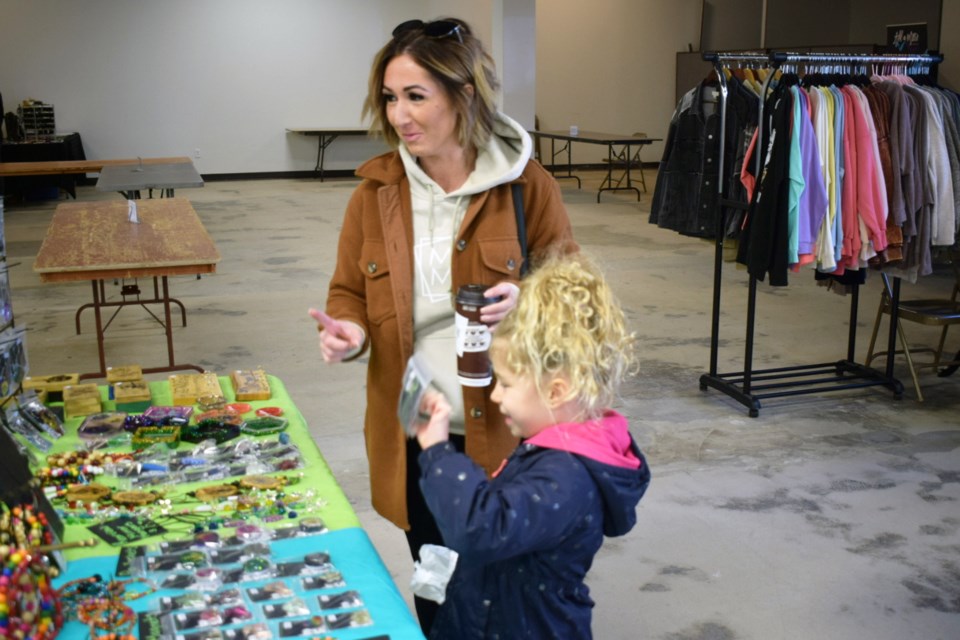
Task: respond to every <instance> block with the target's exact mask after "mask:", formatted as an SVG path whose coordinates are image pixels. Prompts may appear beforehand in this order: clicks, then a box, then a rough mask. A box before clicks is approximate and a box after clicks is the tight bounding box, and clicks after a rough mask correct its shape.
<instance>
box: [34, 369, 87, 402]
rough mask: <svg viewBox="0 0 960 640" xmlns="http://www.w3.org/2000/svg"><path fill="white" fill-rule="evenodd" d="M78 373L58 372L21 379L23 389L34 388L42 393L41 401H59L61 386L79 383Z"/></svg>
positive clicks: (61, 397)
mask: <svg viewBox="0 0 960 640" xmlns="http://www.w3.org/2000/svg"><path fill="white" fill-rule="evenodd" d="M79 383H80V374H79V373H58V374H54V375H50V376H27V377H26V378H24V379H23V389H24V391H26V390H28V389H35V390H36V391H37V394H38V395H42V396H43V397H42V401H43V402H61V401H62V400H63V388H64V387H65V386H67V385H72V384H79Z"/></svg>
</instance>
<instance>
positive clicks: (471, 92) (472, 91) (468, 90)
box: [463, 83, 477, 100]
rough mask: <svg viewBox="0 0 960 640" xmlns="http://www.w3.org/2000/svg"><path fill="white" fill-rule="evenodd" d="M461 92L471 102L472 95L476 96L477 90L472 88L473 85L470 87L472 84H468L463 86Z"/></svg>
mask: <svg viewBox="0 0 960 640" xmlns="http://www.w3.org/2000/svg"><path fill="white" fill-rule="evenodd" d="M463 92H464V93H465V94H467V96H468V97H469V98H470V99H471V100H472V99H473V96H474V94H476V92H477V90H476V89H474V88H473V85H472V84H469V83H468V84H465V85H463Z"/></svg>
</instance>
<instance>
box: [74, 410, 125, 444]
mask: <svg viewBox="0 0 960 640" xmlns="http://www.w3.org/2000/svg"><path fill="white" fill-rule="evenodd" d="M126 419H127V413H126V412H124V411H105V412H102V413H94V414H91V415H89V416H87V417H86V418H84V419H83V422H82V423H81V424H80V427H79V428H78V429H77V435H78V436H80V439H81V440H87V441H90V440H109V439H110V438H113V437H115V436H117V435H120V434H121V433H123V425H124V422H125V421H126Z"/></svg>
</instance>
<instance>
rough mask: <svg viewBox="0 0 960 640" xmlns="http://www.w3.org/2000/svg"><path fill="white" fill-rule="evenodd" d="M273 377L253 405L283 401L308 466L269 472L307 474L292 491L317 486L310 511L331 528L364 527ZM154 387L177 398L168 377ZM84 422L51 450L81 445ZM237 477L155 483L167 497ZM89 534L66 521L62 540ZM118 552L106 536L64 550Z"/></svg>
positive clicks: (157, 398)
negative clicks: (268, 396)
mask: <svg viewBox="0 0 960 640" xmlns="http://www.w3.org/2000/svg"><path fill="white" fill-rule="evenodd" d="M268 381H269V383H270V390H271V393H272V398H271V399H270V400H260V401H251V402H250V403H249V404H250V405H252V407H253V408H254V410H255V409H257V408H259V407H266V406H278V407H281V408H282V409H283V411H284V415H283V417H285V418H287V419H288V420H289V426H288V427H287V429H286V431H285V433H287V434H289V436H290V439H291V442H292V443H294V444H296V445H297V447H298V448H299V450H300V455H301V457H302V459H303V466H302V467H301V468H299V469H297V470H294V471H285V472H281V473H276V474H270V475H284V476H287V477H291V476H293V477H295V476H299V475H300V474H302V479H300V481H299V483H297V484H295V485H292V486H290V487H289V488H288V491H290V492H297V493H303V492H304V491H306V490H307V489H312V490H313V492H314V495H316V496H317V499H318V501H319V502H320V503H321V504H320V506H319V507H318V508H317V509H315V510H314V511H312V512H311V513H310V515H311V516H317V517H320V518H322V519H323V521H324V523H325V524H326V526H327V528H328V529H331V530H334V529H343V528H347V527H359V526H360V523H359V520H358V519H357V516H356V514H355V513H354V511H353V508H352V507H351V506H350V503H349V501H348V500H347V497H346V496H345V495H344V493H343V491H342V490H341V489H340V486H339V485H338V484H337V482H336V480H335V479H334V477H333V474H332V473H331V471H330V467H329V466H328V465H327V463H326V460H324V458H323V455H322V454H321V453H320V450H319V449H318V448H317V446H316V444H315V443H314V442H313V440H312V439H311V438H310V433H309V431H308V429H307V423H306V420H305V419H304V417H303V415H302V414H301V413H300V411H299V410H298V409H297V407H296V405H295V404H294V403H293V400H292V399H291V398H290V396H289V394H288V393H287V390H286V388H285V387H284V385H283V383H282V382H281V381H280V380H279V379H278V378H276V377H274V376H268ZM220 386H221V388H222V390H223V393H224V397H225V398H226V400H227V402H234V401H235V399H236V396H235V394H234V390H233V386H232V384H231V382H230V379H229V377H226V376H221V377H220ZM150 392H151V396H152V403H153V405H154V406H168V405H170V404H171V403H172V400H171V394H170V388H169V385H168V383H167V382H166V381H157V382H151V383H150ZM101 396H102V399H103V409H104V411H112V410H114V409H115V406H116V405H115V403H114V402H113V401H112V400H109V399H108V397H109V388H108V387H107V386H103V387H101ZM82 422H83V418H73V419H70V420H67V421H66V423H65V425H64V427H65V431H66V435H64V436H63V437H62V438H60V439H59V440H57V441H56V442H55V444H54V447H53V448H52V449H51V452H50V453H60V452H66V451H71V450H76V449H79V448H82V442H81V440H80V438H79V437H78V436H77V429H78V428H79V426H80V424H81V423H82ZM254 438H256V439H266V438H270V439H276V438H277V435H269V436H255V437H254ZM192 446H194V445H192V444H190V443H186V442H184V443H181V444H180V448H182V449H188V448H190V447H192ZM238 479H239V478H227V479H223V480H217V481H214V482H201V483H193V484H181V485H176V486H172V487H154V489H157V490H160V491H162V492H164V493H165V496H166V497H170V498H172V499H176V497H178V496H183V495H184V494H185V493H186V492H188V491H193V490H195V489H197V488H199V487H202V486H204V485H210V484H222V483H225V482H230V481H234V480H238ZM98 481H99V482H102V483H103V484H107V485H111V486H119V484H118V481H117V480H116V479H115V478H111V477H110V476H106V475H104V476H99V477H98ZM172 506H173V507H174V508H178V507H180V508H196V507H197V506H199V504H198V503H196V502H192V503H189V504H187V503H177V502H176V501H175V502H174V504H173V505H172ZM281 524H284V523H283V522H278V523H276V525H277V526H279V525H281ZM168 537H169V536H168ZM88 538H95V536H92V535H91V534H90V532H89V531H88V530H87V528H86V525H85V524H76V523H74V524H67V527H66V531H65V533H64V537H63V542H71V541H75V540H81V539H88ZM159 540H160V538H159V537H155V538H148V539H146V540H144V543H152V542H158V541H159ZM114 553H116V551H115V549H114V548H113V547H111V546H109V545H107V544H106V543H105V542H102V541H99V539H98V544H97V545H96V546H94V547H87V548H79V549H69V550H67V551H66V553H65V555H66V557H67V559H68V560H69V559H73V558H87V557H95V556H100V555H113V554H114Z"/></svg>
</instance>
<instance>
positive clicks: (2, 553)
mask: <svg viewBox="0 0 960 640" xmlns="http://www.w3.org/2000/svg"><path fill="white" fill-rule="evenodd" d="M15 509H16V507H15ZM11 511H12V510H11ZM15 517H16V516H11V518H15ZM11 526H16V525H13V524H12V523H11ZM13 537H15V538H19V537H24V538H26V537H29V534H23V535H22V536H20V535H16V534H15V535H14V536H13ZM0 566H2V567H3V572H2V574H0V636H6V635H11V636H13V637H21V638H31V639H34V640H48V639H51V638H55V637H56V636H57V634H58V633H59V630H60V627H62V626H63V609H62V605H61V602H60V599H59V598H58V597H57V593H56V590H55V589H54V588H53V586H52V585H51V582H50V581H51V578H52V575H51V574H52V573H53V571H54V569H53V568H52V567H51V566H50V564H49V563H48V562H47V559H46V557H44V556H43V554H39V553H38V554H34V553H33V552H31V551H29V550H27V549H26V548H24V547H23V546H11V545H9V544H6V543H5V544H3V545H0ZM8 630H9V631H11V632H13V633H12V634H8V633H7V631H8Z"/></svg>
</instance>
